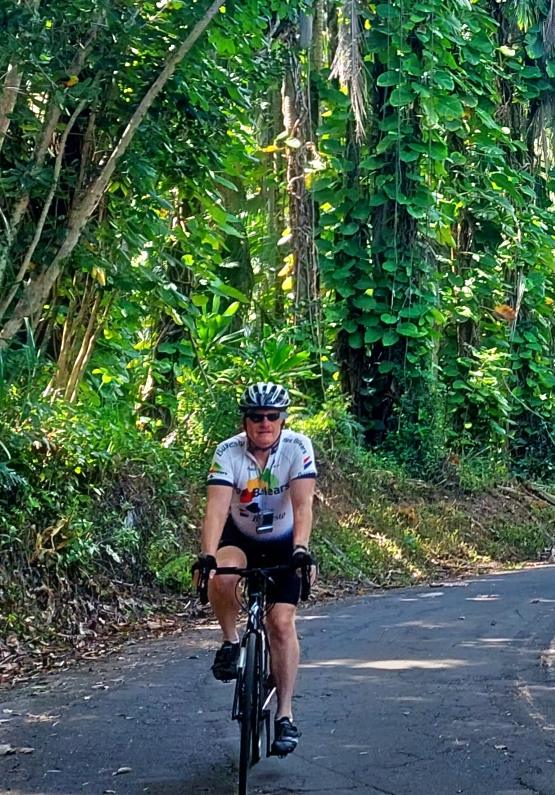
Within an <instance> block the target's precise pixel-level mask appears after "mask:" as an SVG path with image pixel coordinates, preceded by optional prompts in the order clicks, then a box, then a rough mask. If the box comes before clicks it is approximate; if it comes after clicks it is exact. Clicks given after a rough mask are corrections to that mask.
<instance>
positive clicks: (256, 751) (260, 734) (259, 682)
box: [252, 634, 269, 765]
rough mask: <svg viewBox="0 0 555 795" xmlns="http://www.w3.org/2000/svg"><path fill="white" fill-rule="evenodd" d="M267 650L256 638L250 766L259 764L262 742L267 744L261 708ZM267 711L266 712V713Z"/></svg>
mask: <svg viewBox="0 0 555 795" xmlns="http://www.w3.org/2000/svg"><path fill="white" fill-rule="evenodd" d="M267 669H268V650H267V648H266V647H265V643H264V639H263V637H262V635H261V634H259V635H257V637H256V677H255V708H254V715H253V725H254V726H255V727H256V728H255V729H254V730H253V733H252V764H253V765H255V764H256V763H257V762H260V760H261V758H262V754H263V753H264V741H265V740H266V744H268V741H267V737H266V735H267V734H268V733H269V732H268V721H267V720H266V714H265V712H264V711H263V706H264V703H265V701H266V696H267V694H268V687H267V678H268V670H267ZM267 712H268V710H266V713H267Z"/></svg>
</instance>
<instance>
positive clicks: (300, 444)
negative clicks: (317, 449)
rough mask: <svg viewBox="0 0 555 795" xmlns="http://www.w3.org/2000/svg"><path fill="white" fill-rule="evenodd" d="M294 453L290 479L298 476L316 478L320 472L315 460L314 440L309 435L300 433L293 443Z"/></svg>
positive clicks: (295, 478)
mask: <svg viewBox="0 0 555 795" xmlns="http://www.w3.org/2000/svg"><path fill="white" fill-rule="evenodd" d="M292 448H293V455H292V457H291V469H290V473H289V478H290V480H297V479H298V478H315V477H316V475H317V474H318V471H317V469H316V462H315V460H314V450H313V448H312V442H311V441H310V439H309V438H308V436H303V435H302V434H298V435H297V438H296V439H295V443H294V444H293V445H292Z"/></svg>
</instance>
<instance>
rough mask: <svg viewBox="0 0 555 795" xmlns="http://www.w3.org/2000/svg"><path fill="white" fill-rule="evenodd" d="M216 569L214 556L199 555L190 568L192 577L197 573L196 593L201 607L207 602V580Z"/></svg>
mask: <svg viewBox="0 0 555 795" xmlns="http://www.w3.org/2000/svg"><path fill="white" fill-rule="evenodd" d="M217 567H218V564H217V562H216V558H215V557H214V555H199V556H198V558H197V559H196V561H195V562H194V563H193V565H192V566H191V574H192V575H193V577H194V576H195V574H196V573H197V572H198V580H197V593H198V595H199V599H200V603H201V604H203V605H205V604H207V602H208V578H209V577H210V572H211V571H213V570H214V569H216V568H217Z"/></svg>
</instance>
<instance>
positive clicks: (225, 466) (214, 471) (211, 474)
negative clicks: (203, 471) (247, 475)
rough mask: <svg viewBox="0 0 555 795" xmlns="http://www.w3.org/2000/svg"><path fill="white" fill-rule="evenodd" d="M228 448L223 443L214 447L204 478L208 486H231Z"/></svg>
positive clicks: (230, 461) (230, 465) (231, 474)
mask: <svg viewBox="0 0 555 795" xmlns="http://www.w3.org/2000/svg"><path fill="white" fill-rule="evenodd" d="M229 450H230V448H229V446H227V447H226V445H225V444H221V445H220V446H219V447H217V448H216V452H215V453H214V457H213V458H212V463H211V464H210V469H209V470H208V476H207V479H206V482H207V484H208V486H233V484H234V478H233V463H232V459H231V456H230V454H229Z"/></svg>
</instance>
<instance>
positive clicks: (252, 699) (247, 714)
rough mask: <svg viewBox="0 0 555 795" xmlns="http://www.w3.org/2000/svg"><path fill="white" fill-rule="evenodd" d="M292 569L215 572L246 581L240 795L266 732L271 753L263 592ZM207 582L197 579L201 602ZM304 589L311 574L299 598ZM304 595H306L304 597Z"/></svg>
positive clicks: (305, 578)
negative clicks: (274, 576)
mask: <svg viewBox="0 0 555 795" xmlns="http://www.w3.org/2000/svg"><path fill="white" fill-rule="evenodd" d="M286 571H287V572H291V566H290V565H280V566H268V567H263V568H255V567H253V568H239V567H236V566H221V567H220V566H218V568H216V569H215V571H214V573H215V574H217V575H218V574H229V575H236V576H237V577H239V578H242V579H244V580H246V592H247V607H246V612H247V625H246V629H245V632H244V634H243V637H242V639H241V648H240V652H239V661H238V665H237V681H236V684H235V692H234V696H233V707H232V719H233V720H237V721H238V722H239V726H240V729H241V742H240V752H239V795H247V779H248V771H249V768H250V767H252V766H253V765H255V764H256V763H257V762H259V761H260V759H261V756H262V752H263V735H264V733H265V734H266V747H265V752H266V756H271V739H270V701H271V699H272V696H273V695H274V693H275V692H276V688H275V686H274V685H273V683H271V682H270V649H269V645H268V638H267V634H266V627H265V625H264V611H265V608H266V591H267V585H268V582H270V581H271V579H272V574H277V573H279V572H281V573H284V572H286ZM207 585H208V581H207V579H205V580H204V581H203V583H200V582H199V585H198V591H199V595H200V597H201V602H202V603H203V604H206V602H207V601H208V592H207ZM303 588H306V590H305V591H304V592H305V593H306V594H307V595H308V592H309V591H310V574H309V572H306V571H303V572H302V576H301V598H303ZM304 598H307V596H305V597H304Z"/></svg>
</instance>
